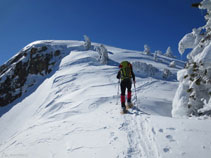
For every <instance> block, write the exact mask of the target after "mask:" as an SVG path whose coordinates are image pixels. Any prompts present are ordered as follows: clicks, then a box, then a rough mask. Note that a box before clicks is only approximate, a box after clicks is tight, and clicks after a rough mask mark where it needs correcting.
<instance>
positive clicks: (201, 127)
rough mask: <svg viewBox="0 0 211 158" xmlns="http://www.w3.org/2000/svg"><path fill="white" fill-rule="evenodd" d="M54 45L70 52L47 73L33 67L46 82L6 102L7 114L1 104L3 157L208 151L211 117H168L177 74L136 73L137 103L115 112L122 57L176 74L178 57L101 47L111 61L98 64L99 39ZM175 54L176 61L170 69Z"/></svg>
mask: <svg viewBox="0 0 211 158" xmlns="http://www.w3.org/2000/svg"><path fill="white" fill-rule="evenodd" d="M58 42H60V41H49V43H48V45H52V47H54V46H56V43H58ZM72 42H73V43H74V44H73V45H72ZM40 43H42V41H40ZM32 46H33V45H32ZM59 46H64V47H63V48H64V50H68V51H69V52H67V54H64V57H62V58H61V59H59V58H56V59H58V61H59V62H58V64H55V65H54V67H52V71H51V73H50V74H47V75H46V76H42V75H40V74H39V73H38V77H44V79H43V82H40V84H39V85H38V86H37V87H36V89H33V91H31V93H29V91H28V92H27V93H28V95H27V97H21V99H17V100H15V101H14V102H13V103H12V104H9V105H8V106H7V107H10V109H9V110H7V112H4V113H3V110H4V108H6V107H3V108H2V107H1V108H0V113H1V114H3V115H2V116H1V118H0V131H1V133H0V157H2V158H6V157H17V158H18V157H27V158H37V157H39V158H52V157H54V158H61V157H62V158H69V157H73V158H78V157H86V158H99V157H100V158H108V157H111V158H125V157H131V158H140V157H143V158H175V157H184V158H189V157H193V158H197V157H203V158H208V157H209V156H210V151H211V150H210V140H209V139H208V138H209V137H210V128H209V124H210V120H197V119H192V120H186V119H174V118H172V117H171V110H172V109H171V103H172V99H173V97H174V94H175V89H176V87H177V86H178V82H177V81H176V80H174V79H172V80H166V79H163V78H157V77H151V76H144V77H142V76H141V75H136V92H137V98H138V100H137V102H136V106H135V108H134V109H131V110H130V113H129V114H127V115H121V114H120V109H121V105H120V103H119V96H117V92H118V81H117V79H116V74H117V72H118V70H119V69H118V64H119V63H120V62H121V61H123V60H129V61H130V62H131V63H133V62H140V63H146V64H147V65H151V66H149V67H153V68H156V69H158V70H159V72H162V71H163V70H164V69H169V70H170V71H171V72H172V73H173V74H176V72H177V71H178V70H179V69H180V67H182V63H183V62H181V61H179V60H176V59H171V58H168V57H164V56H162V55H160V56H158V58H157V60H154V56H153V55H146V54H145V53H143V52H139V51H130V50H123V49H120V48H114V47H111V46H104V47H105V48H106V50H107V51H105V50H104V51H105V52H107V53H108V58H109V60H108V61H107V64H103V63H101V59H102V58H101V55H102V54H101V53H99V52H98V51H99V50H98V51H97V50H96V49H95V47H97V46H101V44H95V43H92V47H91V48H90V49H88V50H87V49H85V50H84V49H81V48H84V43H83V42H77V41H68V42H66V41H64V42H62V43H60V44H59V45H57V46H56V47H57V48H55V49H54V51H55V50H57V49H58V47H59ZM52 47H51V48H52ZM28 48H31V47H28ZM26 50H27V49H26ZM100 50H103V49H100ZM54 51H53V52H54ZM61 53H62V52H61ZM57 57H59V56H57ZM172 60H174V61H175V67H169V63H171V62H172ZM180 64H181V65H180ZM144 65H145V64H144ZM140 67H141V66H140ZM140 67H139V66H138V68H140ZM43 72H44V71H43ZM33 77H34V76H33ZM134 94H135V91H134V87H133V88H132V95H133V96H134ZM133 99H134V97H133ZM116 103H118V104H116ZM199 140H200V141H199ZM196 149H197V150H196ZM38 151H39V152H38Z"/></svg>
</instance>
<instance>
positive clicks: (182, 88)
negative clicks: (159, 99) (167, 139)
mask: <svg viewBox="0 0 211 158" xmlns="http://www.w3.org/2000/svg"><path fill="white" fill-rule="evenodd" d="M199 8H200V9H206V10H207V14H206V16H205V19H206V20H207V23H206V25H205V26H203V27H200V28H197V29H193V30H192V32H191V33H189V34H187V35H185V36H184V37H183V38H182V40H181V41H180V42H179V47H178V49H179V52H180V54H183V53H184V51H185V50H186V49H187V48H191V49H192V51H191V52H190V53H189V54H188V56H187V58H188V63H187V64H186V67H185V69H183V70H181V71H179V72H178V77H177V78H178V80H179V82H180V84H179V87H178V89H177V91H176V95H175V97H174V100H173V109H172V115H173V116H174V117H179V116H182V117H184V116H191V115H196V116H198V115H204V114H211V108H210V98H211V53H210V52H211V0H203V1H202V2H201V3H200V5H199ZM202 29H204V30H205V32H204V33H203V34H201V33H200V32H201V30H202Z"/></svg>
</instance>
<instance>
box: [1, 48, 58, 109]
mask: <svg viewBox="0 0 211 158" xmlns="http://www.w3.org/2000/svg"><path fill="white" fill-rule="evenodd" d="M59 56H61V51H60V50H55V49H52V48H50V46H41V47H36V46H31V47H30V48H28V49H27V50H25V51H21V52H19V53H18V54H17V55H16V56H15V57H13V58H12V59H11V60H9V61H8V62H7V63H6V64H4V65H2V66H1V67H0V106H5V105H7V104H9V103H11V102H13V101H14V100H16V99H17V98H19V97H21V96H22V95H23V94H24V93H25V92H27V90H28V88H30V87H32V86H33V85H34V84H36V79H33V77H34V76H39V77H43V76H45V75H47V74H49V73H51V71H52V69H53V66H54V65H55V63H56V62H58V60H56V59H57V58H59ZM29 76H30V77H29Z"/></svg>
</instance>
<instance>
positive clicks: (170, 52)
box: [164, 46, 174, 58]
mask: <svg viewBox="0 0 211 158" xmlns="http://www.w3.org/2000/svg"><path fill="white" fill-rule="evenodd" d="M164 55H165V56H167V57H170V58H173V57H174V56H173V52H172V50H171V47H170V46H169V47H168V48H167V50H166V53H165V54H164Z"/></svg>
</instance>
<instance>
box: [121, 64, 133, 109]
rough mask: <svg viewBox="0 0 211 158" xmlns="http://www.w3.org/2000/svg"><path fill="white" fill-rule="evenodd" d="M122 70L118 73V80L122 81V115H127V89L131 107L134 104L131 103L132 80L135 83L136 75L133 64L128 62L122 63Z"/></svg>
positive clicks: (128, 104)
mask: <svg viewBox="0 0 211 158" xmlns="http://www.w3.org/2000/svg"><path fill="white" fill-rule="evenodd" d="M119 68H120V70H119V71H118V74H117V78H118V79H119V80H120V79H121V82H120V87H121V106H122V113H127V109H126V105H125V91H126V89H127V106H129V107H131V106H132V105H133V104H132V102H131V96H132V91H131V88H132V80H131V79H133V82H134V83H135V74H134V72H133V67H132V64H131V63H130V62H128V61H122V62H121V63H120V65H119Z"/></svg>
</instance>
